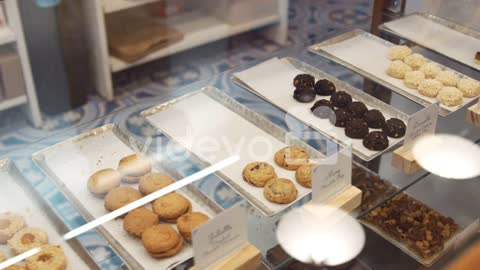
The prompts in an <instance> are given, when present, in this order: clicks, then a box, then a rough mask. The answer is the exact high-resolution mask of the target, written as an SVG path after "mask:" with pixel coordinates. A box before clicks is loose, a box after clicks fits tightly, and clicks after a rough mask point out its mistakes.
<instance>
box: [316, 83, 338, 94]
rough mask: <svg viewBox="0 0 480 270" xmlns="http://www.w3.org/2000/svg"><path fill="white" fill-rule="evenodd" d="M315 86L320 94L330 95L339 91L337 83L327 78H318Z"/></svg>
mask: <svg viewBox="0 0 480 270" xmlns="http://www.w3.org/2000/svg"><path fill="white" fill-rule="evenodd" d="M313 88H314V89H315V93H317V95H319V96H330V95H332V94H333V93H335V92H336V91H337V88H336V87H335V85H334V84H333V83H332V82H331V81H329V80H327V79H322V80H318V81H317V82H316V83H315V85H314V87H313Z"/></svg>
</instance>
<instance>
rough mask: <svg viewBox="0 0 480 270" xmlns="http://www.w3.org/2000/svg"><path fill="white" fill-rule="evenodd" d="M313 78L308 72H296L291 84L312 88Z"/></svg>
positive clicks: (297, 86)
mask: <svg viewBox="0 0 480 270" xmlns="http://www.w3.org/2000/svg"><path fill="white" fill-rule="evenodd" d="M314 84H315V78H314V77H313V76H312V75H310V74H298V75H297V76H295V78H293V86H295V87H296V88H313V85H314Z"/></svg>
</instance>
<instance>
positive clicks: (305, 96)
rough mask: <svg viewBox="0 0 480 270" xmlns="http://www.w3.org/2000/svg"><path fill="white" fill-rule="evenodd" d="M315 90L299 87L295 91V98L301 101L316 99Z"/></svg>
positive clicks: (307, 101) (306, 101)
mask: <svg viewBox="0 0 480 270" xmlns="http://www.w3.org/2000/svg"><path fill="white" fill-rule="evenodd" d="M315 97H316V95H315V91H313V88H297V89H295V91H293V98H294V99H295V100H296V101H298V102H301V103H309V102H312V101H313V100H315Z"/></svg>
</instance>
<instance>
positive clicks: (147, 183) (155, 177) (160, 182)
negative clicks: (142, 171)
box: [138, 173, 175, 195]
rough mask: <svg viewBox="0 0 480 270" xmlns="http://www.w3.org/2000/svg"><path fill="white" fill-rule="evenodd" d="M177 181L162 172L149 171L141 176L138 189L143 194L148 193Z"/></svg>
mask: <svg viewBox="0 0 480 270" xmlns="http://www.w3.org/2000/svg"><path fill="white" fill-rule="evenodd" d="M173 182H175V181H174V180H173V179H172V178H170V177H169V176H167V175H164V174H161V173H149V174H146V175H144V176H142V178H140V184H139V187H138V189H139V190H140V192H141V193H142V194H143V195H148V194H150V193H153V192H155V191H157V190H160V189H162V188H164V187H166V186H168V185H170V184H173Z"/></svg>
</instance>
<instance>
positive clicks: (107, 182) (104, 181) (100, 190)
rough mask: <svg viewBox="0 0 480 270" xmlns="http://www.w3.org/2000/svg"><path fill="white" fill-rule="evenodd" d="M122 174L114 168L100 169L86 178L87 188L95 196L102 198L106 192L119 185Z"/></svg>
mask: <svg viewBox="0 0 480 270" xmlns="http://www.w3.org/2000/svg"><path fill="white" fill-rule="evenodd" d="M121 181H122V175H121V174H120V173H119V172H117V171H116V170H114V169H103V170H100V171H98V172H96V173H94V174H92V176H90V178H88V183H87V187H88V190H89V191H90V192H91V193H93V195H95V196H96V197H100V198H103V197H104V196H105V195H107V193H108V192H109V191H110V190H112V189H114V188H116V187H119V186H120V182H121Z"/></svg>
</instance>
